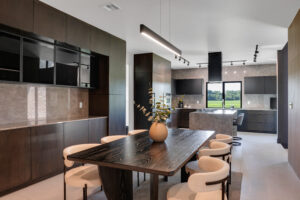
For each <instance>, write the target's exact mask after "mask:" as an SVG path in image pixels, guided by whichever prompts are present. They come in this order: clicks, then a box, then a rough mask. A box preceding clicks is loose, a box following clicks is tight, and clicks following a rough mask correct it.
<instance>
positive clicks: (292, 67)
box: [288, 11, 300, 178]
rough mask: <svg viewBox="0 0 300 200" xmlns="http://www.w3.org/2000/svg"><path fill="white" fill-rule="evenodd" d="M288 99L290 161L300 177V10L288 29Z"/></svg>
mask: <svg viewBox="0 0 300 200" xmlns="http://www.w3.org/2000/svg"><path fill="white" fill-rule="evenodd" d="M288 43H289V45H288V52H289V53H288V88H289V89H288V101H289V103H291V104H293V105H292V106H291V109H289V115H288V130H289V139H288V140H289V153H288V156H289V163H290V164H291V166H292V167H293V169H294V170H295V172H296V174H297V175H298V177H299V178H300V156H299V151H300V134H299V130H300V123H299V116H300V103H299V102H300V92H298V91H299V85H300V59H299V58H300V11H299V12H298V14H297V15H296V17H295V19H294V20H293V22H292V24H291V26H290V27H289V31H288Z"/></svg>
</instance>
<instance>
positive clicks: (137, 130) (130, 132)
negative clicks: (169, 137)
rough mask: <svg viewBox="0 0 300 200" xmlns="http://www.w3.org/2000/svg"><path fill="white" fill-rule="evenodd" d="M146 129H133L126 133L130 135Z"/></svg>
mask: <svg viewBox="0 0 300 200" xmlns="http://www.w3.org/2000/svg"><path fill="white" fill-rule="evenodd" d="M146 131H148V129H135V130H132V131H128V135H129V136H131V135H135V134H139V133H143V132H146Z"/></svg>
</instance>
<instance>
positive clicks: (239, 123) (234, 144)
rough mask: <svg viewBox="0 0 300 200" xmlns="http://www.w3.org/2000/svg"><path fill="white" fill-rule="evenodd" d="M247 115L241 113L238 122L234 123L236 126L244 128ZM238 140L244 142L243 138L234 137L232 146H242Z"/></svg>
mask: <svg viewBox="0 0 300 200" xmlns="http://www.w3.org/2000/svg"><path fill="white" fill-rule="evenodd" d="M244 117H245V113H240V114H239V115H238V117H237V119H236V120H234V121H233V125H234V126H242V124H243V121H244ZM237 140H242V138H241V137H237V136H233V142H232V146H241V145H242V144H241V143H240V142H237Z"/></svg>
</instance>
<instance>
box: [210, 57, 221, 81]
mask: <svg viewBox="0 0 300 200" xmlns="http://www.w3.org/2000/svg"><path fill="white" fill-rule="evenodd" d="M208 81H222V52H212V53H208Z"/></svg>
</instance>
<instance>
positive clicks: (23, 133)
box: [0, 128, 31, 192]
mask: <svg viewBox="0 0 300 200" xmlns="http://www.w3.org/2000/svg"><path fill="white" fill-rule="evenodd" d="M0 152H1V153H0V163H1V164H0V177H1V178H0V192H3V191H5V190H8V189H11V188H13V187H17V186H19V185H22V184H25V183H27V182H29V181H30V179H31V163H30V160H31V156H30V130H29V128H24V129H15V130H9V131H0Z"/></svg>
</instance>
